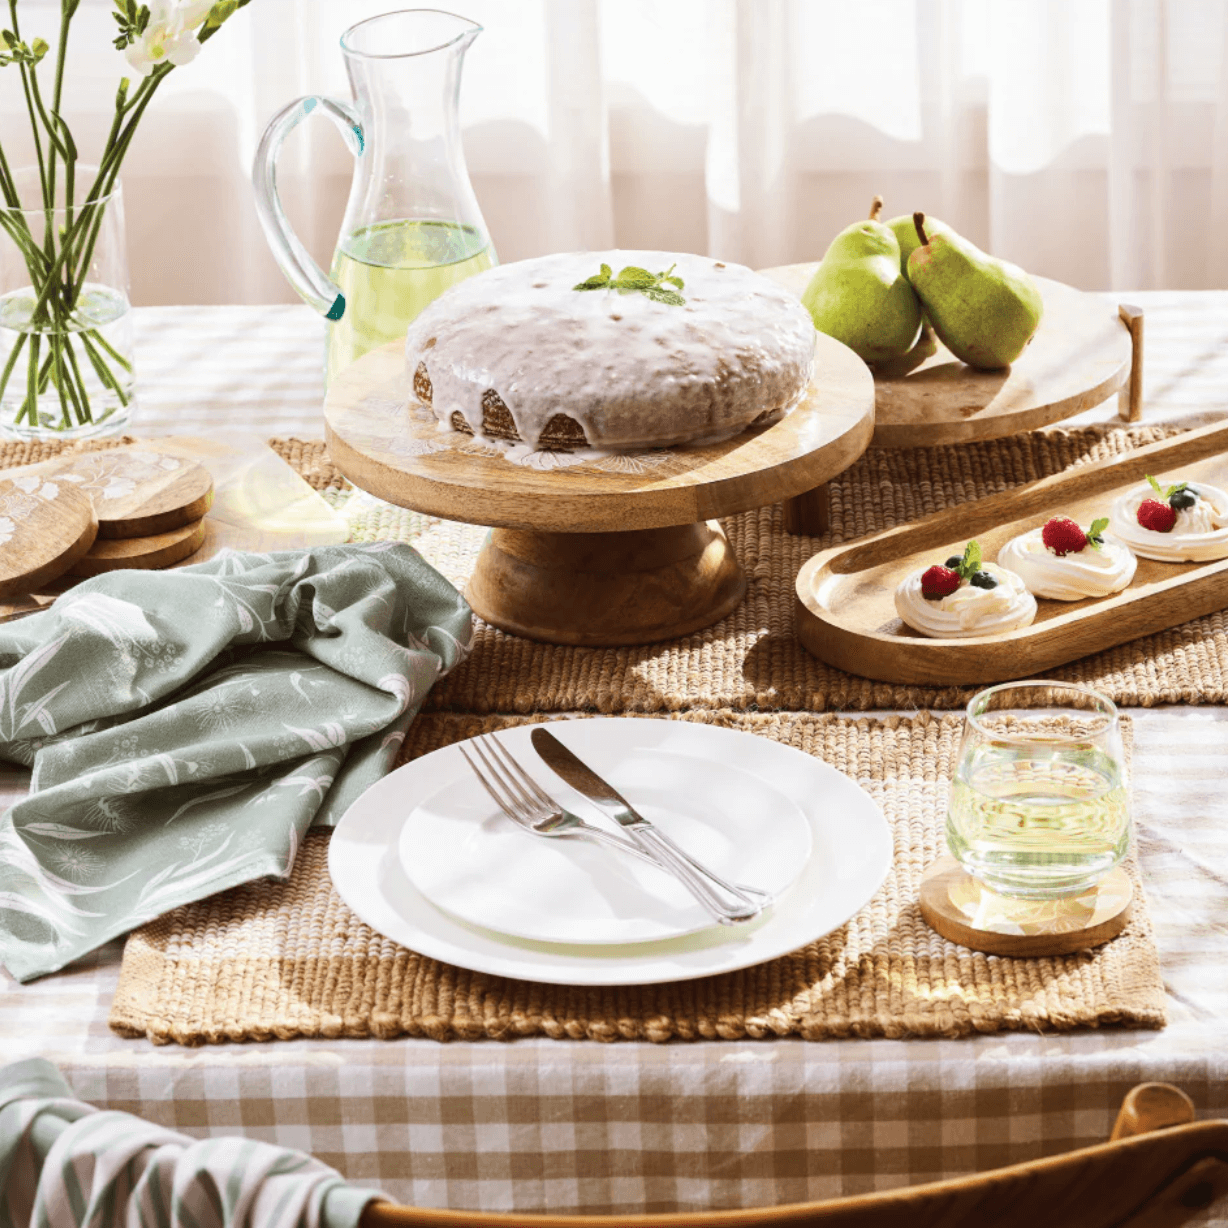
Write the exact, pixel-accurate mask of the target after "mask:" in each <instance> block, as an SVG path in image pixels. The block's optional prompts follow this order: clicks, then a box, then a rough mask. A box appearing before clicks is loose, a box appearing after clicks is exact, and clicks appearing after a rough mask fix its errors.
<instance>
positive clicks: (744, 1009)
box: [110, 711, 1164, 1045]
mask: <svg viewBox="0 0 1228 1228" xmlns="http://www.w3.org/2000/svg"><path fill="white" fill-rule="evenodd" d="M675 719H678V718H675ZM682 719H689V720H694V721H698V722H701V723H704V724H713V725H723V726H727V727H730V728H734V729H741V730H745V731H747V732H749V733H754V734H758V735H760V736H763V737H769V738H774V739H776V740H778V741H782V742H786V743H788V744H789V745H792V746H795V747H797V748H799V749H801V750H803V751H806V752H807V753H809V754H814V755H817V756H819V757H821V758H822V759H824V760H826V761H827V762H828V763H830V764H831V765H832V766H833V767H835V768H837V769H839V770H840V771H842V772H845V773H847V774H848V775H849V776H851V777H852V778H853V779H855V780H856V781H858V783H859V784H861V785H862V787H864V788H865V789H866V790H867V791H868V792H869V793H870V794H871V795H872V796H873V797H874V799H875V801H876V802H877V803H878V805H879V806H881V807H882V810H883V813H884V814H885V815H886V817H887V820H888V822H889V824H890V827H891V831H892V834H893V838H894V841H895V862H894V866H893V868H892V870H891V872H890V874H889V875H888V877H887V880H886V882H885V883H884V884H883V886H882V888H881V889H880V890H879V892H878V893H877V894H876V895H875V897H874V899H873V900H872V901H871V902H870V903H869V904H868V905H867V906H866V907H865V908H864V909H862V911H861V912H860V913H858V915H857V916H856V917H855V918H854V919H853V920H852V921H851V922H849V924H848V925H846V926H844V927H843V928H841V929H839V930H837V931H836V932H834V933H832V934H829V935H828V936H827V937H825V938H822V939H819V940H818V941H816V942H813V943H811V944H810V945H809V946H806V947H804V948H802V949H801V950H799V951H796V952H794V953H792V954H790V955H787V956H784V957H783V958H781V959H776V960H773V961H771V962H770V963H766V964H762V965H760V966H758V967H754V968H749V969H746V970H745V971H742V972H736V973H728V974H723V975H719V976H712V977H707V978H705V979H703V980H697V981H686V982H679V983H676V984H669V985H657V986H643V987H632V988H615V989H574V988H565V987H560V986H551V985H538V984H531V983H527V982H521V981H512V980H506V979H502V978H499V977H493V976H487V975H484V974H480V973H472V972H466V971H463V970H461V969H459V968H454V967H451V966H449V965H447V964H441V963H438V962H437V961H435V960H431V959H426V958H424V957H422V956H420V955H417V954H415V953H413V952H411V951H407V950H405V949H404V948H401V947H398V946H397V945H396V944H395V943H393V942H391V941H390V940H388V939H385V938H383V937H381V936H380V935H379V934H377V933H375V932H374V931H372V930H371V929H369V928H368V927H367V926H365V925H364V924H363V923H362V922H361V921H359V920H358V918H357V917H355V916H354V914H353V913H351V912H350V911H349V909H347V908H346V907H345V905H344V904H342V902H341V901H340V899H339V898H338V897H337V895H336V894H335V893H334V892H333V890H332V886H331V883H330V881H329V877H328V871H327V852H328V843H327V837H326V836H323V835H315V836H310V837H309V838H308V839H307V840H306V842H305V843H304V847H303V848H302V850H301V851H300V853H299V857H298V861H297V863H296V865H295V867H294V871H293V873H292V875H291V877H290V879H289V881H288V882H286V883H276V882H271V881H267V880H266V881H264V882H260V883H256V884H251V885H249V886H245V887H240V888H237V889H235V890H232V891H228V892H223V893H222V894H220V895H216V896H214V897H212V898H210V899H207V900H203V901H201V902H200V903H198V904H193V905H189V906H186V907H183V908H179V909H176V910H175V911H174V912H172V913H169V914H167V915H166V916H164V917H161V918H160V919H158V920H157V921H154V922H152V923H150V924H149V925H147V926H145V927H144V928H143V929H140V930H137V931H136V932H134V933H133V934H132V936H131V937H130V938H129V940H128V944H127V947H126V949H125V952H124V961H123V967H122V970H121V975H120V981H119V987H118V989H117V991H116V995H115V1000H114V1005H113V1008H112V1012H111V1017H110V1022H111V1026H112V1027H113V1028H114V1029H116V1030H117V1031H119V1032H121V1033H123V1034H125V1035H130V1036H147V1037H148V1038H149V1039H150V1040H152V1041H154V1042H155V1043H169V1042H178V1043H179V1044H187V1045H191V1044H201V1043H209V1042H218V1041H225V1040H268V1039H272V1038H275V1037H280V1038H291V1037H299V1036H322V1037H339V1036H349V1037H365V1036H378V1037H385V1038H390V1037H395V1036H399V1035H410V1036H429V1037H433V1038H435V1039H437V1040H448V1039H453V1038H466V1039H481V1038H493V1039H510V1038H514V1037H517V1036H532V1035H542V1036H548V1037H553V1038H557V1039H585V1038H588V1039H594V1040H603V1041H615V1040H637V1039H647V1040H653V1041H667V1040H671V1039H674V1038H680V1039H696V1038H726V1039H739V1038H742V1037H754V1038H766V1037H773V1036H800V1037H802V1038H804V1039H807V1040H821V1039H825V1038H828V1037H837V1036H891V1037H902V1036H940V1037H955V1036H963V1035H967V1034H969V1033H972V1032H995V1031H1000V1030H1007V1029H1029V1030H1032V1031H1061V1030H1066V1029H1070V1028H1075V1027H1089V1026H1090V1027H1096V1026H1101V1025H1107V1024H1128V1025H1134V1026H1141V1027H1150V1028H1157V1027H1162V1026H1163V1024H1164V990H1163V984H1162V982H1161V978H1160V970H1159V961H1158V957H1157V954H1156V948H1155V943H1154V941H1153V937H1152V932H1151V925H1150V921H1149V919H1148V916H1147V909H1146V904H1145V902H1144V900H1143V897H1142V890H1141V884H1140V882H1139V879H1138V873H1137V869H1136V868H1135V867H1134V866H1133V864H1131V865H1130V867H1129V872H1130V874H1131V876H1132V878H1133V881H1134V886H1135V890H1136V893H1137V896H1136V905H1135V912H1134V916H1133V919H1132V921H1131V923H1130V925H1129V927H1128V928H1127V929H1126V931H1125V932H1124V933H1123V934H1122V935H1121V936H1119V937H1118V938H1117V939H1115V940H1114V941H1113V942H1111V943H1109V944H1108V945H1107V946H1104V947H1101V948H1099V949H1098V950H1096V951H1094V952H1083V953H1080V954H1078V955H1072V956H1067V957H1062V958H1056V959H1000V958H992V957H989V956H985V955H981V954H978V953H976V952H973V951H969V950H967V949H966V948H963V947H959V946H955V945H954V944H952V943H949V942H947V941H946V940H945V939H943V938H940V937H939V936H938V935H937V934H935V933H934V932H933V931H932V930H930V929H929V927H928V926H927V925H926V924H925V922H924V921H923V920H922V919H921V915H920V912H919V910H918V905H917V893H918V888H919V883H920V878H921V874H922V871H923V870H924V869H925V867H926V866H928V865H929V864H930V863H931V862H932V861H934V860H935V859H936V858H937V857H938V856H939V854H940V853H941V852H942V851H943V822H944V816H945V809H946V793H947V781H948V779H949V777H950V774H951V772H952V771H953V769H954V767H955V761H956V756H957V754H958V749H959V738H960V731H961V728H962V720H961V718H959V717H957V716H954V715H950V714H948V715H944V716H932V715H930V714H928V713H926V714H921V715H919V716H915V717H891V718H887V719H875V718H862V719H850V718H842V717H835V716H831V715H814V714H808V713H778V714H772V715H766V714H750V713H737V712H730V711H722V712H715V711H708V712H697V713H692V714H690V715H689V716H688V717H686V718H682ZM516 723H521V720H520V718H515V717H490V716H486V717H480V716H466V715H459V714H453V713H429V714H424V715H422V716H420V717H419V718H418V719H417V721H415V723H414V725H413V726H412V727H411V730H410V736H409V738H408V739H407V742H406V746H405V748H404V751H403V754H404V757H405V758H407V759H409V758H415V757H417V756H418V755H422V754H425V753H427V752H428V751H431V750H434V749H436V748H437V747H439V746H443V745H447V744H448V743H450V742H453V741H457V740H459V739H461V738H466V737H471V736H473V735H475V734H477V733H481V732H485V731H491V730H497V729H500V728H505V727H507V726H508V725H510V724H516ZM1127 734H1128V730H1127Z"/></svg>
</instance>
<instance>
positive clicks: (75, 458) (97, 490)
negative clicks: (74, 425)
mask: <svg viewBox="0 0 1228 1228" xmlns="http://www.w3.org/2000/svg"><path fill="white" fill-rule="evenodd" d="M33 468H34V469H36V470H37V471H38V472H40V473H45V474H48V475H53V476H54V477H55V478H56V480H57V481H62V482H68V483H71V484H73V485H75V486H76V487H77V489H79V490H80V491H81V492H82V493H83V494H85V495H86V496H88V498H89V499H90V501H91V502H92V503H93V505H94V512H95V514H96V515H97V517H98V536H99V537H103V538H131V537H150V536H153V535H155V534H159V533H166V532H168V531H169V530H171V529H178V528H181V527H182V526H184V525H189V524H194V523H195V522H196V521H198V520H200V518H201V517H202V516H203V515H204V514H205V513H206V512H207V511H208V510H209V506H210V504H211V503H212V502H213V478H212V476H211V475H210V473H209V471H208V469H206V468H205V467H204V466H203V465H200V464H197V463H196V462H195V461H193V460H188V459H187V458H186V457H182V456H172V455H170V454H169V453H166V452H159V451H157V450H156V449H155V448H152V447H150V446H149V445H141V444H137V445H135V446H132V447H124V448H107V449H105V450H104V451H101V452H82V453H79V454H76V455H70V456H63V457H58V458H57V459H55V460H51V461H45V462H43V463H42V464H40V465H37V466H33Z"/></svg>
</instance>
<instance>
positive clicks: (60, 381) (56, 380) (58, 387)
mask: <svg viewBox="0 0 1228 1228" xmlns="http://www.w3.org/2000/svg"><path fill="white" fill-rule="evenodd" d="M47 340H48V342H49V343H50V345H51V357H52V359H53V362H54V374H53V378H52V381H51V382H52V383H53V384H55V391H56V395H57V396H58V397H59V398H60V422H61V423H62V424H63V425H64V426H65V427H68V426H71V425H72V418H71V417H70V415H69V411H68V397H67V395H66V393H65V385H66V384H67V383H68V381H67V380H66V379H65V378H64V375H65V370H64V356H63V355H62V354H61V353H60V347H59V346H58V345H57V344H56V342H57V340H58V338H56V337H48V338H47ZM36 395H37V394H36Z"/></svg>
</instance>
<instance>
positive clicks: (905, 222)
mask: <svg viewBox="0 0 1228 1228" xmlns="http://www.w3.org/2000/svg"><path fill="white" fill-rule="evenodd" d="M887 225H888V226H890V227H891V233H892V234H893V235H895V241H896V242H897V243H898V244H899V245H900V271H901V272H902V273H903V274H904V276H905V277H907V276H908V257H909V256H911V255H912V254H913V252H915V251H916V250H917V248H918V247H920V246H921V240H920V239H919V238H918V237H917V225H916V223H915V222H914V221H913V220H912V214H911V213H901V214H900V216H899V217H893V218H892V219H891V221H889V222H888V223H887ZM925 233H926V234H930V235H948V234H954V233H955V232H954V231H953V230H952V229H951V227H950V226H948V225H947V224H946V222H940V221H939V220H938V219H937V218H936V217H931V216H929V215H927V216H926V219H925Z"/></svg>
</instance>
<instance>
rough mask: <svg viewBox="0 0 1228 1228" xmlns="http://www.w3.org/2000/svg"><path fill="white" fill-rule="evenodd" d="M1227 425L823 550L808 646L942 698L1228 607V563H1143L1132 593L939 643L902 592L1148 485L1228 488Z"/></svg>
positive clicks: (806, 608)
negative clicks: (943, 569) (940, 568)
mask: <svg viewBox="0 0 1228 1228" xmlns="http://www.w3.org/2000/svg"><path fill="white" fill-rule="evenodd" d="M1226 449H1228V423H1219V424H1216V425H1215V426H1208V427H1203V428H1202V429H1200V430H1197V431H1190V432H1189V433H1188V434H1185V435H1180V436H1178V437H1177V438H1175V439H1169V440H1165V441H1163V442H1161V443H1155V444H1151V445H1149V446H1148V447H1145V448H1139V449H1138V450H1137V451H1135V452H1131V453H1130V454H1129V455H1128V456H1122V457H1117V458H1116V459H1114V460H1110V461H1101V462H1099V463H1097V464H1093V465H1082V466H1079V467H1078V468H1076V469H1072V470H1070V471H1068V472H1066V473H1061V474H1057V475H1055V476H1053V477H1049V478H1045V479H1043V480H1042V481H1039V482H1034V483H1032V484H1031V485H1029V486H1023V487H1020V488H1018V489H1016V490H1011V491H1006V492H1005V493H1003V494H1000V495H991V496H989V497H988V498H985V499H978V500H976V501H974V502H972V503H965V504H962V505H960V506H959V507H956V508H951V509H950V510H948V511H944V512H938V513H936V514H935V515H933V516H929V517H927V518H926V519H924V520H920V521H917V522H916V523H914V524H908V525H901V526H899V527H897V528H894V529H888V530H886V531H885V532H883V533H877V534H875V535H874V536H872V537H865V538H862V539H861V540H860V541H858V542H853V543H851V544H849V545H844V546H837V547H835V548H834V549H831V550H824V551H822V552H820V553H819V554H816V555H815V556H814V557H813V558H811V559H810V560H809V561H808V562H807V563H806V564H805V565H804V566H803V567H802V569H801V571H800V572H799V573H798V577H797V586H796V591H797V602H796V607H795V610H796V625H797V634H798V638H799V639H800V640H801V642H802V644H804V645H805V647H806V648H807V649H809V650H810V651H811V652H812V653H814V655H815V656H817V657H818V658H819V659H820V660H822V661H826V662H827V663H828V664H829V665H834V666H836V667H837V668H839V669H843V670H847V671H848V672H849V673H853V674H860V675H862V676H863V677H866V678H878V679H882V680H883V681H885V682H905V683H907V682H915V683H925V684H929V685H932V686H945V685H964V684H968V683H982V682H1003V681H1006V680H1007V679H1011V678H1028V677H1033V676H1035V675H1037V674H1039V673H1041V672H1042V671H1044V670H1047V669H1052V668H1053V667H1054V666H1057V665H1062V664H1064V663H1065V662H1067V661H1073V660H1076V659H1077V658H1079V657H1085V656H1087V655H1088V654H1089V653H1093V652H1099V651H1101V650H1102V649H1105V648H1111V647H1113V645H1115V644H1123V643H1125V642H1126V641H1127V640H1133V639H1137V638H1138V637H1139V636H1142V635H1150V634H1151V633H1152V632H1155V631H1162V630H1163V629H1164V628H1166V627H1174V626H1176V625H1177V624H1179V623H1184V622H1188V621H1189V620H1190V619H1191V618H1199V617H1201V616H1202V615H1204V614H1209V613H1211V612H1212V611H1214V610H1219V609H1223V608H1224V607H1225V606H1228V559H1221V560H1217V561H1215V562H1209V563H1159V562H1154V561H1152V560H1150V559H1144V558H1140V559H1139V560H1138V569H1137V571H1136V572H1135V575H1134V580H1133V581H1132V583H1131V584H1130V586H1129V587H1128V588H1126V589H1124V590H1123V591H1122V592H1120V593H1115V594H1113V595H1112V596H1110V597H1100V598H1088V599H1086V600H1083V601H1049V600H1046V599H1044V598H1038V599H1037V605H1038V612H1037V615H1036V621H1035V622H1033V623H1032V625H1031V626H1029V627H1024V628H1022V629H1021V630H1018V631H1009V632H1005V633H1003V634H1001V635H993V636H975V637H970V638H968V639H961V640H939V639H930V638H928V637H926V636H923V635H921V634H920V633H919V632H916V631H913V630H912V629H911V628H909V627H906V626H905V625H904V624H903V622H901V620H900V618H899V616H898V615H897V614H896V612H895V604H894V594H895V589H896V586H897V585H898V584H899V583H900V582H901V581H902V580H903V579H904V578H905V577H906V576H908V575H910V574H912V573H913V572H915V571H917V570H920V569H923V568H925V567H928V566H930V565H931V564H933V563H941V562H942V561H943V560H944V559H946V558H947V557H948V556H950V555H952V554H957V553H959V552H961V551H962V549H963V546H964V543H965V542H967V541H969V540H971V539H972V538H975V539H976V540H977V541H978V542H980V544H981V550H982V553H983V556H984V558H985V559H986V560H988V561H990V562H992V561H993V560H994V559H995V558H996V557H997V553H998V551H999V549H1001V547H1002V546H1004V545H1005V544H1006V543H1007V541H1009V540H1010V539H1011V538H1012V537H1015V536H1016V535H1018V534H1020V533H1023V532H1025V531H1026V530H1028V529H1034V528H1036V527H1037V526H1038V525H1041V524H1044V522H1045V521H1046V520H1047V519H1049V517H1050V516H1058V515H1062V516H1070V517H1072V518H1073V519H1074V520H1077V521H1078V522H1079V523H1080V524H1084V525H1086V524H1089V523H1090V522H1091V521H1092V520H1093V519H1095V518H1096V517H1097V516H1107V515H1108V514H1109V509H1110V508H1111V506H1112V504H1113V501H1114V500H1115V499H1116V498H1117V497H1118V496H1119V495H1121V494H1122V493H1124V492H1125V490H1126V489H1127V488H1129V487H1132V486H1135V485H1137V484H1138V483H1139V482H1141V481H1143V480H1144V477H1145V475H1146V474H1148V473H1150V474H1153V475H1154V476H1155V477H1157V478H1158V479H1159V480H1160V481H1161V482H1162V483H1163V482H1175V481H1186V480H1189V481H1193V482H1195V483H1196V482H1197V481H1199V480H1202V481H1204V482H1209V483H1211V484H1212V485H1216V486H1224V485H1228V456H1226V455H1224V452H1225V450H1226Z"/></svg>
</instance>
